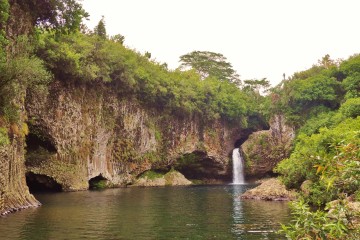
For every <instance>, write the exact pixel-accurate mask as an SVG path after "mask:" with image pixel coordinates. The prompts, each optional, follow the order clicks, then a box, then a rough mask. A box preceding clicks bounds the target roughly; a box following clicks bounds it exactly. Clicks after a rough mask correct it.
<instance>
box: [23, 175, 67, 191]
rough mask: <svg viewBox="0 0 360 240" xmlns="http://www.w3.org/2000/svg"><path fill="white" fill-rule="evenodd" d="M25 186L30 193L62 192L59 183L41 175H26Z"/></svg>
mask: <svg viewBox="0 0 360 240" xmlns="http://www.w3.org/2000/svg"><path fill="white" fill-rule="evenodd" d="M26 184H27V186H28V187H29V191H30V193H39V192H61V191H62V186H61V185H60V184H59V183H57V182H56V181H55V180H54V179H53V178H51V177H49V176H46V175H42V174H34V173H31V172H30V173H27V174H26Z"/></svg>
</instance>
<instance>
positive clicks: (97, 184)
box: [89, 180, 109, 190]
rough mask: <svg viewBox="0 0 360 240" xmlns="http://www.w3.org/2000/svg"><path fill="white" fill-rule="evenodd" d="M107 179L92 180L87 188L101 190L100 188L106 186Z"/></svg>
mask: <svg viewBox="0 0 360 240" xmlns="http://www.w3.org/2000/svg"><path fill="white" fill-rule="evenodd" d="M108 187H109V186H108V181H107V180H99V181H94V182H91V184H90V186H89V188H90V189H93V190H101V189H105V188H108Z"/></svg>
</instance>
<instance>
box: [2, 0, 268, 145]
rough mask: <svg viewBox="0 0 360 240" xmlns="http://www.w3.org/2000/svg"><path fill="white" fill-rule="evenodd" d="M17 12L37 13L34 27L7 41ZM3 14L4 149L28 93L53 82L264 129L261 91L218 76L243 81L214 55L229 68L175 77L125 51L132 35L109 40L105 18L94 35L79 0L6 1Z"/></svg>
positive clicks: (180, 72)
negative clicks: (103, 89)
mask: <svg viewBox="0 0 360 240" xmlns="http://www.w3.org/2000/svg"><path fill="white" fill-rule="evenodd" d="M9 3H10V4H9ZM15 5H16V6H17V7H19V8H21V9H22V10H23V11H24V12H30V13H31V14H30V15H29V16H28V17H29V18H30V20H29V21H30V23H31V25H32V28H29V29H27V31H23V32H21V31H19V32H16V30H11V31H13V32H14V33H15V34H14V33H13V34H12V37H11V38H9V37H8V38H7V36H6V31H5V30H6V23H8V26H7V27H8V28H11V27H12V26H11V21H10V22H7V21H8V19H11V17H12V16H11V14H12V13H11V9H12V8H11V6H15ZM16 9H17V8H16ZM29 9H35V10H34V11H30V10H29ZM0 10H1V11H2V13H3V12H4V14H2V15H1V16H2V18H1V19H0V30H1V31H0V44H1V45H2V46H3V47H2V52H1V54H2V56H3V57H2V58H1V61H0V70H1V71H0V93H1V94H0V127H1V129H0V130H1V131H0V141H1V142H0V145H2V144H7V143H9V139H8V138H7V136H6V135H7V134H6V133H8V134H9V135H10V136H11V135H12V134H14V132H13V131H12V130H11V129H18V130H19V131H15V132H16V134H17V133H21V131H22V130H21V128H22V127H21V123H20V122H21V121H20V116H21V111H22V109H21V106H22V105H23V102H24V100H25V99H26V94H27V92H29V91H36V92H37V93H36V94H46V92H47V86H48V85H49V84H50V83H51V81H61V82H64V83H81V84H89V85H91V84H93V83H94V84H99V83H101V84H105V85H108V86H110V87H112V88H113V89H114V91H116V92H117V93H118V95H119V97H123V98H131V99H134V100H136V101H138V102H139V103H141V104H143V105H145V106H147V107H152V108H156V109H161V110H162V111H163V114H165V115H166V114H169V115H176V116H180V117H182V116H192V115H196V116H198V117H199V118H200V119H202V120H203V121H204V122H206V121H213V120H218V119H222V120H226V121H228V122H232V123H235V124H238V125H241V126H242V127H244V128H246V127H254V128H256V127H261V125H264V122H265V121H263V120H262V119H263V118H264V114H265V112H264V111H263V108H264V106H263V104H262V102H263V101H264V99H265V98H264V97H262V96H260V94H259V93H258V92H256V91H249V89H247V90H241V89H240V88H239V86H238V85H239V81H238V80H239V79H237V81H236V83H234V81H233V79H229V81H224V79H223V78H222V77H221V74H220V72H219V69H216V67H221V66H223V65H221V64H222V63H223V62H224V63H225V68H226V70H228V71H229V73H230V74H231V76H232V77H238V76H237V75H236V74H235V71H234V70H232V69H231V65H230V64H229V63H227V62H225V59H226V58H225V57H223V56H222V55H221V54H216V53H212V54H215V55H216V56H218V57H219V56H221V58H220V57H219V58H218V59H220V60H221V61H222V62H221V61H220V62H219V64H220V65H217V66H215V67H212V68H211V69H207V71H208V72H207V73H206V72H204V71H206V70H203V71H202V72H201V73H200V72H199V71H198V69H197V68H195V67H191V68H189V69H187V70H182V69H180V68H179V69H176V70H168V69H167V65H166V64H165V63H158V62H156V61H154V60H151V54H150V53H148V52H146V53H144V54H142V53H139V52H137V51H134V50H132V49H129V48H127V47H125V46H124V45H123V42H124V36H122V35H120V34H118V35H115V36H108V35H107V34H106V24H105V20H104V18H103V19H101V20H100V21H99V24H98V25H97V26H96V28H95V29H94V30H93V31H92V30H89V29H87V28H86V27H85V26H84V25H82V22H81V20H82V19H83V18H85V17H87V16H88V14H87V13H86V12H85V11H84V10H83V9H82V8H81V5H80V4H79V3H77V1H74V0H57V1H42V0H38V1H34V2H29V1H20V0H19V1H15V0H13V1H2V2H1V5H0ZM16 11H19V10H16ZM5 13H6V14H5ZM21 13H22V12H21V11H20V12H15V13H14V14H21ZM1 54H0V55H1ZM218 59H217V60H218ZM211 60H212V59H210V58H208V59H205V60H204V61H205V62H203V64H205V65H206V64H207V63H210V62H211ZM215 72H216V74H214V73H215ZM219 74H220V75H219ZM229 76H230V75H229ZM253 99H256V100H257V102H256V103H255V102H253V101H252V100H253ZM249 103H250V104H249ZM249 119H250V121H249ZM9 126H13V127H12V128H11V127H9ZM6 128H9V129H10V130H7V129H6Z"/></svg>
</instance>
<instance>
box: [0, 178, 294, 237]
mask: <svg viewBox="0 0 360 240" xmlns="http://www.w3.org/2000/svg"><path fill="white" fill-rule="evenodd" d="M249 187H251V186H249V185H229V186H192V187H178V188H177V187H165V188H125V189H109V190H105V191H85V192H74V193H56V194H40V195H37V198H38V199H39V200H40V201H41V202H42V203H43V204H44V205H43V206H42V207H40V208H37V209H30V210H25V211H22V212H18V213H16V214H12V215H9V216H6V217H3V218H0V233H1V235H0V238H1V239H39V240H41V239H54V240H57V239H279V236H277V235H276V234H275V233H273V232H271V231H273V230H274V229H276V228H277V227H278V225H277V223H278V222H279V221H282V222H284V221H286V220H287V218H288V208H287V205H286V204H283V203H278V202H277V203H271V202H262V201H243V200H241V199H240V198H239V195H240V194H241V193H242V192H244V191H245V190H246V188H249Z"/></svg>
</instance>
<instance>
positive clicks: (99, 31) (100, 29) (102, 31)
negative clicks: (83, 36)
mask: <svg viewBox="0 0 360 240" xmlns="http://www.w3.org/2000/svg"><path fill="white" fill-rule="evenodd" d="M94 33H95V34H96V35H98V36H99V37H100V38H103V39H106V28H105V18H104V16H102V18H101V20H100V21H99V23H98V25H97V26H96V27H95V29H94Z"/></svg>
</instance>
